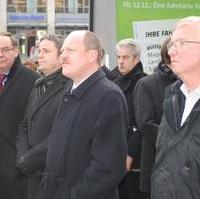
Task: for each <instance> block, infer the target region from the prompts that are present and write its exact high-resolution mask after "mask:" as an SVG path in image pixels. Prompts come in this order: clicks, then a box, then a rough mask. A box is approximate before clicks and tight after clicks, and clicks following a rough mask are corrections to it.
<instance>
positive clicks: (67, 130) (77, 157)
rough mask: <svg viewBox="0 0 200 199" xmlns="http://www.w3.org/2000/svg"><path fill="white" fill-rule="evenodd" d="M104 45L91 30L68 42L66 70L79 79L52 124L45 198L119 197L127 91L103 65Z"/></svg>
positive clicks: (64, 58) (73, 35)
mask: <svg viewBox="0 0 200 199" xmlns="http://www.w3.org/2000/svg"><path fill="white" fill-rule="evenodd" d="M101 49H102V47H101V44H100V40H99V39H98V37H97V36H96V35H95V34H94V33H92V32H90V31H86V30H82V31H74V32H72V33H70V34H69V35H68V36H67V38H66V39H65V41H64V44H63V47H62V54H61V60H62V68H63V74H64V75H65V76H67V77H69V78H71V79H72V80H73V81H74V82H73V86H72V87H71V86H70V87H69V86H68V87H66V90H65V94H64V96H63V101H62V103H61V104H60V106H59V109H58V112H57V115H56V118H55V120H54V123H53V127H52V134H51V137H50V143H49V147H48V153H47V170H46V173H45V176H44V180H43V181H44V194H43V198H45V199H58V198H59V199H75V198H76V199H94V198H95V199H118V190H117V185H118V183H119V182H120V180H121V179H122V177H123V176H124V174H125V160H126V148H127V145H126V131H127V120H128V119H127V117H128V115H127V107H126V101H125V98H124V95H123V93H122V92H121V91H120V89H119V88H118V87H117V86H116V85H115V84H113V83H112V82H111V81H110V80H108V79H107V78H106V77H105V73H103V72H102V70H101V69H100V68H101V66H100V64H101Z"/></svg>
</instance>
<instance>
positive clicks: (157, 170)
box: [151, 82, 200, 199]
mask: <svg viewBox="0 0 200 199" xmlns="http://www.w3.org/2000/svg"><path fill="white" fill-rule="evenodd" d="M180 85H181V83H180V82H175V83H174V84H172V85H171V86H169V87H168V88H167V90H166V96H165V100H164V103H163V117H162V120H161V124H160V126H159V129H158V136H157V141H156V160H155V167H154V169H153V174H152V189H151V190H152V197H151V198H152V199H160V198H162V199H199V196H200V175H199V171H200V130H199V129H200V127H199V125H200V100H198V101H197V102H196V103H195V105H194V107H193V108H192V110H191V112H190V114H189V115H188V117H187V119H186V120H185V121H184V123H183V124H182V125H181V126H180V119H181V112H182V109H183V107H184V106H183V104H182V103H183V101H182V100H183V98H182V96H183V93H182V92H181V91H180ZM183 97H184V96H183Z"/></svg>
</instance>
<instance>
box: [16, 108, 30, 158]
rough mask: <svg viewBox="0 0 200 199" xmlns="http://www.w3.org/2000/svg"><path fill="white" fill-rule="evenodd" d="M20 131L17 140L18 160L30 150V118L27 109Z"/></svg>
mask: <svg viewBox="0 0 200 199" xmlns="http://www.w3.org/2000/svg"><path fill="white" fill-rule="evenodd" d="M18 129H19V131H18V135H17V140H16V148H17V160H18V159H19V158H20V157H21V156H22V155H23V154H24V153H26V152H27V151H28V150H29V148H30V147H29V144H28V139H27V137H28V119H27V111H26V112H25V117H24V119H23V121H22V122H21V123H20V125H19V128H18Z"/></svg>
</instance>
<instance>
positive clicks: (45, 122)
mask: <svg viewBox="0 0 200 199" xmlns="http://www.w3.org/2000/svg"><path fill="white" fill-rule="evenodd" d="M62 43H63V39H62V38H61V37H60V36H58V35H52V34H50V35H46V36H44V37H43V38H42V39H41V41H40V44H39V47H38V52H39V53H38V63H39V66H38V69H39V70H40V71H41V72H42V73H43V74H44V75H45V76H44V77H43V78H41V79H39V80H37V82H36V84H35V86H34V88H33V90H32V92H31V95H30V98H29V103H28V106H27V110H26V116H25V118H24V120H23V122H21V124H20V127H19V135H18V140H17V152H18V153H17V156H18V158H17V166H18V167H19V169H20V170H21V172H22V173H24V174H25V175H26V176H27V177H28V196H27V199H36V198H39V196H40V194H41V189H42V188H41V180H42V175H43V172H44V169H45V166H46V152H47V145H48V137H49V134H50V132H51V127H52V123H53V120H54V117H55V115H56V111H57V107H58V104H59V101H60V99H61V95H63V88H64V86H65V84H66V83H67V81H68V79H67V78H66V77H64V76H63V75H62V71H61V64H60V61H59V57H60V53H61V51H60V49H61V47H62Z"/></svg>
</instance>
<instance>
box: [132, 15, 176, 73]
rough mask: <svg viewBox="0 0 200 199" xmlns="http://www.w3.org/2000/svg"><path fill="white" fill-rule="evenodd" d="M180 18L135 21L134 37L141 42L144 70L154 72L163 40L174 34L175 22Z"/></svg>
mask: <svg viewBox="0 0 200 199" xmlns="http://www.w3.org/2000/svg"><path fill="white" fill-rule="evenodd" d="M178 20H179V19H165V20H151V21H137V22H133V30H134V39H135V40H136V41H138V42H139V43H140V44H141V47H142V54H141V61H142V64H143V67H144V71H145V72H146V73H148V74H151V73H153V71H154V69H155V67H157V66H158V64H159V62H160V49H161V45H162V42H163V41H164V40H165V39H166V38H167V37H168V36H170V35H171V34H172V29H173V27H174V24H175V23H176V22H177V21H178Z"/></svg>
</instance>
